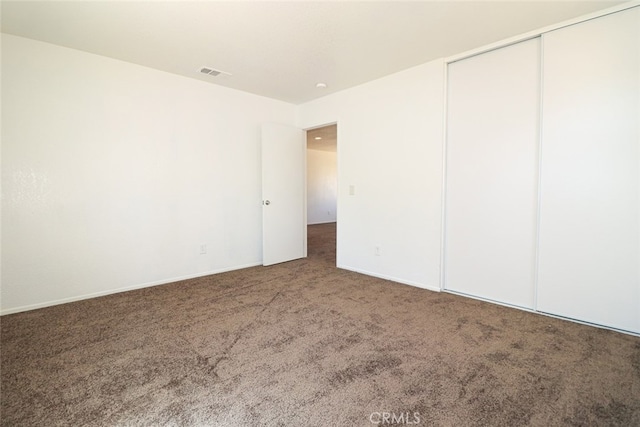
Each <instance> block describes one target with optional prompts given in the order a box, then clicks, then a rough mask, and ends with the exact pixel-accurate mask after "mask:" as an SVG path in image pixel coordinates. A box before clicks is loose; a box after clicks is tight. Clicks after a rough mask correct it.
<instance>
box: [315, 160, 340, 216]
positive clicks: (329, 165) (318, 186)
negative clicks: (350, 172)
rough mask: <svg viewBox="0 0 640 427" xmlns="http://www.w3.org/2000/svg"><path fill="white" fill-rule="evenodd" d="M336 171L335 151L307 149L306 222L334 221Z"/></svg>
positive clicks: (336, 188)
mask: <svg viewBox="0 0 640 427" xmlns="http://www.w3.org/2000/svg"><path fill="white" fill-rule="evenodd" d="M337 173H338V165H337V155H336V153H335V152H333V151H322V150H310V149H309V150H307V224H323V223H326V222H335V221H336V200H337V192H338V175H337Z"/></svg>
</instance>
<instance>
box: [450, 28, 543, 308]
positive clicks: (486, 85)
mask: <svg viewBox="0 0 640 427" xmlns="http://www.w3.org/2000/svg"><path fill="white" fill-rule="evenodd" d="M539 61H540V40H539V39H533V40H528V41H525V42H521V43H518V44H514V45H511V46H508V47H504V48H501V49H497V50H494V51H491V52H488V53H484V54H481V55H478V56H474V57H471V58H467V59H464V60H461V61H458V62H454V63H451V64H449V66H448V100H447V154H446V190H445V191H446V196H445V197H446V208H445V261H444V283H445V289H447V290H449V291H454V292H459V293H463V294H467V295H471V296H476V297H481V298H485V299H489V300H494V301H498V302H502V303H507V304H512V305H516V306H520V307H527V308H532V307H533V297H534V272H535V240H536V239H535V237H536V214H537V179H538V142H539V132H538V129H539V98H540V93H539V90H540V65H539Z"/></svg>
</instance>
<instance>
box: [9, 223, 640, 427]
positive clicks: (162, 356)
mask: <svg viewBox="0 0 640 427" xmlns="http://www.w3.org/2000/svg"><path fill="white" fill-rule="evenodd" d="M309 246H310V247H309V257H308V258H307V259H302V260H297V261H292V262H288V263H284V264H280V265H275V266H271V267H255V268H249V269H245V270H238V271H233V272H229V273H224V274H218V275H213V276H208V277H203V278H198V279H193V280H186V281H182V282H178V283H173V284H169V285H163V286H157V287H153V288H146V289H142V290H137V291H131V292H125V293H120V294H115V295H110V296H106V297H101V298H95V299H90V300H85V301H79V302H74V303H70V304H64V305H59V306H55V307H49V308H45V309H40V310H34V311H30V312H25V313H19V314H14V315H7V316H3V317H2V318H1V345H2V347H1V363H2V365H1V380H2V381H1V386H2V388H1V403H2V404H1V410H2V412H1V414H0V416H1V420H2V421H1V424H2V426H372V425H376V424H375V423H377V422H380V424H378V425H390V424H389V423H386V424H382V422H384V420H385V418H384V417H385V416H386V417H387V418H386V420H387V421H389V422H396V425H397V424H398V423H399V422H401V421H402V422H405V424H406V422H407V421H409V422H411V423H413V424H414V425H415V424H417V425H424V426H527V425H532V426H561V425H562V426H600V425H602V426H640V338H638V337H633V336H629V335H624V334H621V333H617V332H613V331H608V330H603V329H598V328H595V327H590V326H585V325H579V324H576V323H572V322H567V321H563V320H559V319H554V318H549V317H545V316H541V315H536V314H532V313H528V312H524V311H520V310H516V309H511V308H507V307H502V306H498V305H493V304H489V303H485V302H481V301H476V300H473V299H468V298H463V297H460V296H456V295H451V294H447V293H436V292H430V291H426V290H421V289H418V288H414V287H410V286H404V285H401V284H397V283H393V282H389V281H385V280H380V279H376V278H372V277H367V276H363V275H359V274H356V273H352V272H348V271H344V270H339V269H336V268H335V225H334V224H327V225H318V226H311V227H309ZM385 413H387V414H386V415H385Z"/></svg>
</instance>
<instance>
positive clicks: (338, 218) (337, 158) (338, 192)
mask: <svg viewBox="0 0 640 427" xmlns="http://www.w3.org/2000/svg"><path fill="white" fill-rule="evenodd" d="M332 125H336V188H337V191H336V266H337V265H338V248H339V246H338V236H339V235H340V142H339V141H340V122H339V121H338V120H334V121H330V122H322V123H320V124H314V125H311V126H305V127H301V129H302V130H303V131H305V136H306V132H308V131H310V130H314V129H319V128H324V127H327V126H332ZM306 144H307V140H306V138H305V146H306ZM306 149H307V150H308V148H306ZM304 162H305V166H304V170H305V174H304V180H305V182H304V198H305V200H304V215H305V220H306V221H308V219H306V218H307V204H308V198H307V185H308V182H307V156H305V158H304ZM307 227H308V224H307ZM308 246H309V242H308V240H307V232H306V229H305V242H304V256H305V257H306V256H307V249H308Z"/></svg>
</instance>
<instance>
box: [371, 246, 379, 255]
mask: <svg viewBox="0 0 640 427" xmlns="http://www.w3.org/2000/svg"><path fill="white" fill-rule="evenodd" d="M373 253H374V254H375V256H380V246H376V247H375V248H374V250H373Z"/></svg>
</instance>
